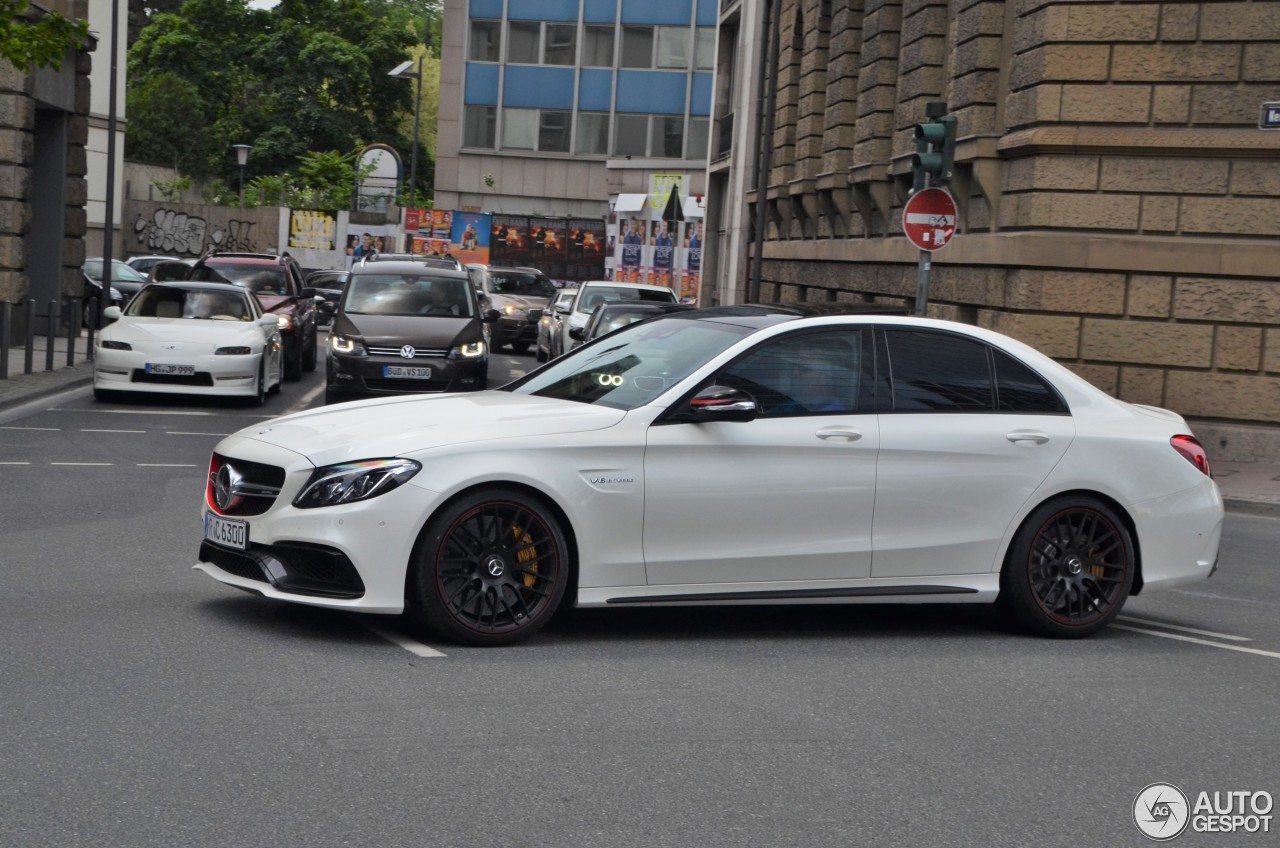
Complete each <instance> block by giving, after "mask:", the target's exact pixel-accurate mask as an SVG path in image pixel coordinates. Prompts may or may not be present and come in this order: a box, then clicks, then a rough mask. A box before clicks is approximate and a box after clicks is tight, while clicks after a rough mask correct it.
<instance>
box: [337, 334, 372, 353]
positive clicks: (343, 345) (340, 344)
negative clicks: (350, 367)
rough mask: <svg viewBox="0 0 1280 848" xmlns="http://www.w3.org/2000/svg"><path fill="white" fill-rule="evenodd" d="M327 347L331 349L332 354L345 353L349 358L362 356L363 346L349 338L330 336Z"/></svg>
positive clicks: (356, 340) (357, 340) (358, 341)
mask: <svg viewBox="0 0 1280 848" xmlns="http://www.w3.org/2000/svg"><path fill="white" fill-rule="evenodd" d="M329 347H331V348H333V351H334V353H346V354H349V355H351V356H364V354H365V350H364V345H363V344H361V343H360V340H359V339H353V338H351V337H349V336H330V337H329Z"/></svg>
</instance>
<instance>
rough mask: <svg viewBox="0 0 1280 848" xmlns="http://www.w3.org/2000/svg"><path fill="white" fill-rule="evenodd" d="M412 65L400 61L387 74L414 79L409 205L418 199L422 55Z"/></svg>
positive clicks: (412, 204) (415, 203) (410, 62)
mask: <svg viewBox="0 0 1280 848" xmlns="http://www.w3.org/2000/svg"><path fill="white" fill-rule="evenodd" d="M413 66H414V63H413V62H412V61H409V62H401V63H400V64H399V65H396V67H395V68H394V69H393V70H392V71H390V72H389V73H388V74H387V76H389V77H396V78H397V79H410V78H412V79H414V80H416V82H415V83H414V89H413V147H412V148H410V153H409V205H410V206H416V205H417V200H418V122H419V118H420V117H421V114H422V55H421V54H419V56H418V64H417V70H414V71H411V70H409V69H410V68H412V67H413Z"/></svg>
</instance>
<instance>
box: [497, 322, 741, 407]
mask: <svg viewBox="0 0 1280 848" xmlns="http://www.w3.org/2000/svg"><path fill="white" fill-rule="evenodd" d="M751 332H752V330H751V329H750V328H748V327H740V326H736V325H733V324H721V323H718V322H714V321H705V320H704V321H698V320H689V319H687V318H685V317H684V316H670V317H667V318H662V319H659V320H657V321H651V322H648V323H645V324H635V325H632V326H630V327H624V328H623V329H621V330H619V331H618V332H617V333H614V334H613V335H611V336H609V337H608V338H607V339H601V340H600V341H598V342H594V343H592V344H588V345H584V346H583V347H580V348H577V349H576V350H573V351H571V352H570V353H568V354H567V355H565V356H562V357H560V358H559V359H557V360H555V361H553V362H552V363H551V364H549V365H546V366H544V367H543V368H540V369H539V370H537V371H535V372H533V373H532V374H530V375H528V376H527V377H525V378H523V379H521V380H518V381H516V382H514V383H512V384H511V385H509V386H504V387H503V388H502V391H511V392H515V393H517V394H527V395H538V396H539V397H554V398H561V399H562V400H571V401H576V402H578V403H596V404H600V405H601V406H610V407H614V408H616V409H635V408H636V407H639V406H644V405H645V404H646V403H649V402H650V401H652V400H653V399H654V398H656V397H657V396H658V395H660V394H662V393H663V392H665V391H666V390H667V389H669V388H671V387H672V386H674V385H675V384H676V383H678V382H680V381H681V380H683V379H684V378H685V377H688V376H689V375H690V374H692V373H693V372H694V371H696V370H697V369H698V368H700V367H702V366H703V365H704V364H705V363H706V362H707V361H709V360H710V359H712V358H713V357H715V356H716V355H717V354H719V353H721V352H722V351H724V350H726V349H728V348H729V347H730V346H731V345H733V344H734V343H735V342H737V341H738V340H739V339H741V338H742V337H743V336H746V335H747V334H749V333H751Z"/></svg>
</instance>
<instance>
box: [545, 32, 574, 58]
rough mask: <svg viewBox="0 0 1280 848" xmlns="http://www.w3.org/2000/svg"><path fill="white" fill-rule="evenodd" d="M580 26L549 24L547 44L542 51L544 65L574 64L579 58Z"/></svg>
mask: <svg viewBox="0 0 1280 848" xmlns="http://www.w3.org/2000/svg"><path fill="white" fill-rule="evenodd" d="M577 40H578V27H577V26H576V25H575V24H547V44H546V47H545V48H544V49H543V51H542V63H543V64H544V65H572V64H573V63H574V62H575V61H576V59H577Z"/></svg>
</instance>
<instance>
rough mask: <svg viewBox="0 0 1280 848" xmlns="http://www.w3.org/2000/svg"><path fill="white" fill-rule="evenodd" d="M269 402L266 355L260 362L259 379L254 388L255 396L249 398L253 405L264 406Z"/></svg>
mask: <svg viewBox="0 0 1280 848" xmlns="http://www.w3.org/2000/svg"><path fill="white" fill-rule="evenodd" d="M266 402H267V359H266V357H265V356H264V357H263V358H262V360H261V361H259V362H258V380H257V383H256V386H255V389H254V393H253V396H252V397H251V398H249V404H250V405H251V406H262V405H263V404H264V403H266Z"/></svg>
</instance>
